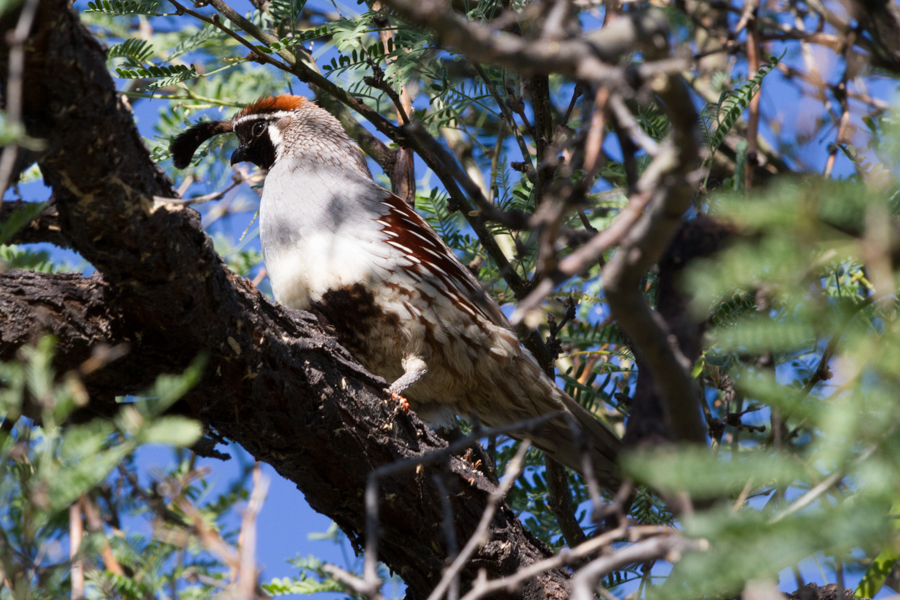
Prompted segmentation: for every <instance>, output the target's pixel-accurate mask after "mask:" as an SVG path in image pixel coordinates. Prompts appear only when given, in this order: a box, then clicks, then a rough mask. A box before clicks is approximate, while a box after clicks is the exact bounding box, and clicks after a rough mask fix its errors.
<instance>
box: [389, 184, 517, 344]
mask: <svg viewBox="0 0 900 600" xmlns="http://www.w3.org/2000/svg"><path fill="white" fill-rule="evenodd" d="M384 194H385V197H384V200H382V201H381V204H382V205H383V206H384V207H385V208H386V211H385V213H384V214H383V215H382V217H381V218H379V219H378V220H377V222H378V223H380V224H382V225H383V229H382V233H384V234H385V235H386V236H387V237H388V238H389V239H388V240H387V243H388V244H391V245H392V246H394V248H396V249H398V250H400V251H401V252H402V253H403V255H404V257H405V258H407V259H408V260H409V261H410V262H412V263H413V265H412V267H410V271H412V272H413V273H415V274H416V275H417V276H419V277H421V278H423V279H427V280H428V281H429V282H431V283H437V284H439V285H440V287H441V288H442V289H443V290H444V291H446V292H447V294H448V295H449V296H450V297H451V299H452V300H453V302H455V303H456V304H457V306H458V307H459V308H460V309H461V310H465V311H466V312H469V313H473V316H474V312H477V313H478V315H479V316H481V317H483V318H484V319H486V320H488V321H489V322H491V323H493V324H494V325H496V326H498V327H503V328H504V329H509V330H512V326H511V325H510V324H509V321H508V320H507V318H506V315H504V314H503V311H502V310H500V307H499V306H497V303H496V302H494V300H493V299H492V298H491V297H490V296H489V295H488V294H487V292H485V290H484V288H483V287H481V284H480V283H479V282H478V280H477V279H475V276H474V275H472V273H470V272H469V270H468V269H467V268H466V267H465V266H463V264H462V263H461V262H460V261H459V259H458V258H457V257H456V254H454V253H453V250H451V249H450V248H449V247H448V246H447V245H446V244H445V243H444V241H443V240H442V239H441V238H440V237H439V236H438V234H437V233H435V232H434V230H433V229H432V228H431V227H430V226H429V225H428V223H426V222H425V220H424V219H423V218H422V217H420V216H419V214H418V213H417V212H416V211H415V210H413V209H412V208H411V207H410V206H408V205H407V204H406V202H404V201H403V200H402V199H400V198H398V197H397V196H395V195H394V194H392V193H390V192H388V191H386V190H385V192H384ZM473 311H474V312H473Z"/></svg>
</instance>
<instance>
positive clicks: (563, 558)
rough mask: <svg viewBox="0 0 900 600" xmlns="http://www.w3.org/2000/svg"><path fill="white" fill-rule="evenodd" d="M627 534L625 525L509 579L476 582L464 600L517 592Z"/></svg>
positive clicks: (564, 549) (536, 564)
mask: <svg viewBox="0 0 900 600" xmlns="http://www.w3.org/2000/svg"><path fill="white" fill-rule="evenodd" d="M627 533H628V530H627V526H626V524H624V523H623V524H621V525H620V526H619V527H617V528H615V529H613V530H611V531H607V532H606V533H602V534H600V535H598V536H597V537H595V538H592V539H590V540H588V541H586V542H584V543H583V544H580V545H578V546H576V547H575V548H572V549H571V550H570V549H569V548H563V549H562V550H561V551H560V552H559V553H558V554H556V555H554V556H552V557H550V558H548V559H545V560H542V561H540V562H536V563H534V564H533V565H530V566H529V567H526V568H525V569H521V570H519V571H518V572H517V573H515V574H514V575H510V576H509V577H503V578H501V579H495V580H492V581H486V580H479V581H476V582H475V584H474V585H473V586H472V590H471V591H470V592H469V593H468V594H466V595H465V596H463V598H462V600H478V599H479V598H483V597H485V596H488V595H491V594H494V593H497V592H501V591H506V592H512V591H515V590H516V589H518V587H519V586H520V585H521V584H522V583H523V582H524V581H527V580H529V579H531V578H533V577H537V576H538V575H540V574H541V573H546V572H547V571H550V570H552V569H557V568H559V567H564V566H566V565H571V564H573V563H576V562H579V561H581V560H582V559H584V558H586V557H589V556H591V555H593V554H595V553H597V552H599V551H600V550H602V549H603V548H605V547H607V546H609V545H610V544H612V543H613V542H614V541H616V540H618V539H621V538H623V537H625V536H626V535H627Z"/></svg>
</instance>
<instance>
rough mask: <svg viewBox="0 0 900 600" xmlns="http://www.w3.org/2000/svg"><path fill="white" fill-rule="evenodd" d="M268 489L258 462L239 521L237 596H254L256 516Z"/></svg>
mask: <svg viewBox="0 0 900 600" xmlns="http://www.w3.org/2000/svg"><path fill="white" fill-rule="evenodd" d="M268 490H269V478H268V477H266V476H264V475H263V474H262V469H260V466H259V463H258V462H257V463H256V466H254V467H253V492H252V493H251V494H250V502H249V503H248V504H247V508H246V510H245V511H244V518H243V519H242V521H241V546H240V551H239V552H240V570H239V571H238V579H237V594H238V595H237V598H238V599H239V600H253V599H254V598H255V597H256V594H255V590H256V582H257V573H256V518H257V516H258V515H259V511H260V509H262V504H263V502H264V501H265V499H266V493H267V492H268Z"/></svg>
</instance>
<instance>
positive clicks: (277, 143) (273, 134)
mask: <svg viewBox="0 0 900 600" xmlns="http://www.w3.org/2000/svg"><path fill="white" fill-rule="evenodd" d="M281 140H282V137H281V129H279V128H278V126H277V125H275V123H272V124H270V125H269V141H270V142H272V147H273V148H275V160H278V159H279V158H281V152H282V148H281V146H282V144H281Z"/></svg>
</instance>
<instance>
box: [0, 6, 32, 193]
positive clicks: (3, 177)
mask: <svg viewBox="0 0 900 600" xmlns="http://www.w3.org/2000/svg"><path fill="white" fill-rule="evenodd" d="M38 2H39V0H25V3H24V4H23V5H22V12H21V13H19V20H18V22H17V23H16V28H15V29H14V30H13V31H12V32H11V33H8V34H7V36H6V43H7V44H8V45H9V77H8V79H7V82H6V90H5V94H4V95H5V99H6V127H7V129H8V130H9V131H12V132H13V133H14V134H19V133H20V132H22V133H24V127H23V126H22V85H23V79H24V76H25V42H26V41H28V34H29V32H30V31H31V25H32V23H33V22H34V15H35V14H36V13H37V7H38ZM18 155H19V144H18V143H17V142H15V141H13V142H10V143H8V144H7V145H6V146H5V147H4V148H3V154H0V207H2V206H3V195H4V194H5V193H6V189H7V188H8V187H9V184H10V180H11V179H12V176H13V169H15V166H16V157H18Z"/></svg>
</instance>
